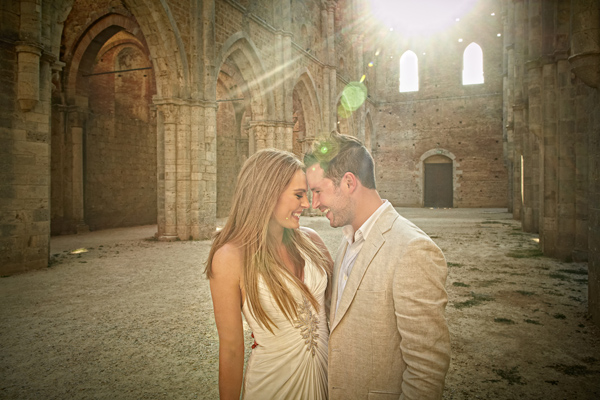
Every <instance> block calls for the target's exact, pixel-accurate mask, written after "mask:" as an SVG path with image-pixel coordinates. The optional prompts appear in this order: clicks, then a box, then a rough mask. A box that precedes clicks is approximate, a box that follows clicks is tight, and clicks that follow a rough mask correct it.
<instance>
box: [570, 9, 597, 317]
mask: <svg viewBox="0 0 600 400" xmlns="http://www.w3.org/2000/svg"><path fill="white" fill-rule="evenodd" d="M571 7H572V8H571V34H572V36H571V43H570V44H571V57H569V63H570V65H571V67H572V70H573V72H574V74H575V75H576V76H577V78H579V79H581V81H583V82H584V83H585V85H587V86H588V87H587V88H586V87H581V86H583V85H580V87H578V90H577V92H578V95H579V96H578V106H579V107H580V108H581V115H579V116H578V119H577V129H576V130H577V136H576V137H577V139H576V140H577V142H576V148H577V154H576V160H577V161H576V162H577V172H576V174H577V180H578V181H579V182H581V181H583V182H586V183H587V185H586V186H587V188H586V189H587V190H586V189H582V188H577V194H578V199H577V214H578V216H577V233H578V234H577V238H578V239H579V240H582V239H583V237H584V235H585V228H586V225H587V232H588V235H587V236H588V237H587V243H588V250H587V255H588V309H589V312H590V315H591V317H592V320H593V321H594V322H595V323H596V324H598V325H600V202H599V201H598V199H599V198H600V134H599V133H598V132H600V117H598V113H600V105H599V104H600V95H599V94H598V90H597V89H598V87H599V84H600V67H599V65H600V2H598V1H597V0H573V1H572V2H571ZM589 88H595V89H596V90H595V91H590V89H589ZM579 107H578V109H579ZM584 171H585V172H584ZM586 173H587V175H588V176H587V177H586V176H585V175H586ZM586 178H587V179H586ZM580 180H581V181H580ZM586 208H587V213H586V212H585V209H586ZM585 214H587V215H588V220H587V221H586V219H585V217H583V215H585ZM576 246H577V247H578V248H581V247H583V246H582V245H581V243H576Z"/></svg>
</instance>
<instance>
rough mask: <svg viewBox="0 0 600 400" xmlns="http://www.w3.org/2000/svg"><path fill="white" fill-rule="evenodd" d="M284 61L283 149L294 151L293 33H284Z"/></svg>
mask: <svg viewBox="0 0 600 400" xmlns="http://www.w3.org/2000/svg"><path fill="white" fill-rule="evenodd" d="M285 4H286V5H287V6H288V8H289V3H288V2H287V1H286V2H285ZM283 59H284V60H285V66H286V74H285V76H286V77H287V78H286V79H285V81H284V82H283V93H284V114H283V123H284V126H283V131H284V138H285V140H284V143H283V149H285V150H287V151H290V152H291V151H292V150H293V148H294V143H293V140H294V122H293V117H294V99H293V93H294V81H293V80H292V78H293V76H294V67H293V64H294V63H293V62H292V33H291V32H284V35H283Z"/></svg>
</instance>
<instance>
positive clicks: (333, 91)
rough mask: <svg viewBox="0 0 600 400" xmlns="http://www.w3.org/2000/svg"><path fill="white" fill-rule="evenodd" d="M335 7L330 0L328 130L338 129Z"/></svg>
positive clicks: (328, 6)
mask: <svg viewBox="0 0 600 400" xmlns="http://www.w3.org/2000/svg"><path fill="white" fill-rule="evenodd" d="M335 8H336V3H335V2H333V1H329V2H328V3H327V50H328V57H327V59H328V62H327V64H328V65H329V66H330V68H329V93H330V94H329V99H330V107H331V108H330V109H331V112H330V113H329V118H328V119H326V120H325V123H326V125H325V126H328V127H329V129H328V132H329V131H332V130H334V129H337V118H336V115H337V111H336V106H337V104H336V103H335V99H336V98H337V71H336V69H335V66H336V65H337V61H336V58H337V57H336V52H335Z"/></svg>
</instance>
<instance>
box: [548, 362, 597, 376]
mask: <svg viewBox="0 0 600 400" xmlns="http://www.w3.org/2000/svg"><path fill="white" fill-rule="evenodd" d="M550 368H552V369H554V370H556V371H558V372H562V373H563V374H565V375H569V376H586V375H590V374H593V373H594V371H590V370H589V369H588V367H586V366H585V365H564V364H555V365H550Z"/></svg>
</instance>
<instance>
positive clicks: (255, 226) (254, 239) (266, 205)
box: [205, 149, 331, 332]
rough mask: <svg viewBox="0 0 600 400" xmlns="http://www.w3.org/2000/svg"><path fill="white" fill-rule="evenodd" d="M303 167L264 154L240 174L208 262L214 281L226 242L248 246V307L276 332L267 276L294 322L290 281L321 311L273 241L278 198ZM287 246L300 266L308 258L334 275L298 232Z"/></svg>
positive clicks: (275, 153) (289, 233) (287, 238)
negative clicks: (262, 295)
mask: <svg viewBox="0 0 600 400" xmlns="http://www.w3.org/2000/svg"><path fill="white" fill-rule="evenodd" d="M303 167H304V164H302V162H301V161H300V160H298V159H297V158H296V157H295V156H294V155H293V154H292V153H288V152H286V151H282V150H275V149H267V150H261V151H259V152H257V153H255V154H253V155H252V156H251V157H250V158H248V160H247V161H246V162H245V163H244V165H243V166H242V169H241V171H240V173H239V175H238V181H237V185H236V188H235V193H234V195H233V201H232V206H231V211H230V212H229V217H228V218H227V222H226V224H225V226H224V227H223V229H222V230H221V231H220V232H217V234H216V235H215V239H214V242H213V244H212V247H211V249H210V253H209V254H208V260H207V262H206V269H205V273H206V276H207V278H209V279H210V278H211V277H212V260H213V256H214V254H215V252H216V251H217V250H219V249H220V248H221V247H223V246H224V245H225V244H226V243H234V244H236V245H239V246H241V247H243V249H244V264H243V276H244V290H245V292H246V301H248V302H249V307H248V308H249V310H250V312H251V313H252V315H253V316H254V318H255V319H256V320H257V321H258V322H259V323H260V324H262V325H263V326H264V327H266V328H267V329H268V330H269V331H271V332H273V330H272V329H271V325H275V323H274V322H273V320H272V319H271V318H270V317H269V315H268V314H267V313H266V312H265V310H264V308H263V306H262V304H261V303H260V300H259V290H258V281H259V277H262V279H263V281H264V282H265V284H266V285H267V287H268V288H269V290H270V291H271V294H272V295H273V298H274V299H275V301H276V303H277V305H278V306H279V308H280V309H281V311H282V312H283V313H284V315H285V316H286V318H288V319H289V320H290V321H291V320H292V319H294V318H296V317H297V313H296V301H295V300H294V297H293V295H292V293H291V291H290V287H289V283H290V282H291V284H292V285H293V286H296V287H297V288H298V289H300V291H301V293H302V294H303V295H304V296H305V297H306V298H307V299H308V300H309V301H310V302H311V304H312V305H313V307H314V308H315V309H316V310H318V309H319V305H318V303H317V300H316V299H315V297H314V296H313V295H312V294H311V293H310V291H309V290H308V288H307V287H306V285H304V283H303V282H302V281H301V280H300V279H298V278H297V277H296V276H295V275H294V274H292V273H291V272H290V271H289V270H288V269H287V268H286V267H285V265H284V263H283V260H282V258H281V256H280V254H279V251H278V250H277V247H276V243H274V242H273V241H272V240H270V239H269V236H268V227H269V221H270V219H271V216H272V214H273V210H274V209H275V205H276V204H277V201H278V199H279V196H281V194H282V193H283V191H284V190H285V188H286V187H287V186H288V184H289V183H290V181H291V180H292V177H293V176H294V174H295V173H296V172H297V171H299V170H301V169H302V168H303ZM283 244H284V245H285V247H286V249H287V251H288V254H289V255H290V257H291V259H292V261H293V262H294V264H295V265H302V264H304V257H306V258H307V259H310V260H311V261H312V262H313V263H314V264H315V265H317V266H318V267H320V268H321V269H322V270H323V271H324V272H325V273H327V275H328V276H330V274H331V265H330V262H329V260H328V259H327V258H326V257H325V256H324V255H323V253H322V251H320V250H319V249H318V248H317V246H316V245H315V244H314V243H313V241H312V240H311V239H310V238H309V237H308V236H307V234H305V233H304V232H302V231H301V230H299V229H287V228H286V229H284V233H283ZM275 326H276V325H275Z"/></svg>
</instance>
